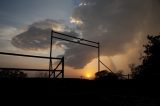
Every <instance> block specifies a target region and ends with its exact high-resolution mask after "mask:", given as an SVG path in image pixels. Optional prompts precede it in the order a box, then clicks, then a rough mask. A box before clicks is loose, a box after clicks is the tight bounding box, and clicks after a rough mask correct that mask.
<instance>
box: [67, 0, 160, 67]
mask: <svg viewBox="0 0 160 106" xmlns="http://www.w3.org/2000/svg"><path fill="white" fill-rule="evenodd" d="M159 10H160V3H159V1H158V0H154V1H153V0H82V4H81V5H79V7H77V8H76V9H75V11H74V13H73V17H74V18H76V19H80V20H81V21H82V22H83V24H82V25H81V26H78V27H79V28H80V29H81V30H82V33H83V36H84V38H87V39H90V40H94V41H99V42H100V44H101V55H104V56H114V55H117V54H122V53H125V52H126V51H127V50H128V48H126V46H128V45H130V46H129V47H130V48H132V47H134V45H133V42H134V41H135V40H141V39H138V36H142V38H143V37H144V36H146V35H147V34H150V33H152V34H153V33H158V31H159V29H160V21H159V19H160V14H159ZM139 33H141V35H139ZM139 38H141V37H139ZM139 46H142V45H139ZM77 49H78V50H77ZM76 51H79V52H76ZM73 52H74V54H75V55H74V57H73V56H72V54H71V53H73ZM93 52H94V53H93ZM96 52H97V51H96V50H94V51H93V50H89V49H86V50H85V51H84V50H83V49H82V48H74V47H73V48H71V49H70V51H66V55H67V56H72V58H70V59H69V60H68V61H74V65H75V66H77V67H79V68H81V67H83V66H84V65H85V64H87V63H88V62H89V61H91V59H93V58H95V57H96V56H97V55H96ZM82 54H83V56H79V55H82ZM92 54H93V55H92ZM76 61H78V62H76ZM72 64H73V63H69V65H72Z"/></svg>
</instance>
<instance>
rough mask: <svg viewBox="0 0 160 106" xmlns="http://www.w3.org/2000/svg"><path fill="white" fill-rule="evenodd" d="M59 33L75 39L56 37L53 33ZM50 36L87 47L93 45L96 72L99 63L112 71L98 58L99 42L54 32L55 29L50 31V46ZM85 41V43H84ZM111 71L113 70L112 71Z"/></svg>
mask: <svg viewBox="0 0 160 106" xmlns="http://www.w3.org/2000/svg"><path fill="white" fill-rule="evenodd" d="M54 33H55V34H59V35H62V36H65V37H68V38H72V39H75V40H77V41H74V40H68V39H65V38H62V37H57V36H54V35H53V34H54ZM52 38H56V39H60V40H64V41H68V42H72V43H76V44H80V45H84V46H89V47H93V48H97V59H98V72H99V71H100V64H102V65H104V66H105V67H106V68H107V69H108V70H109V71H110V72H112V70H111V69H110V68H108V67H107V66H106V65H105V64H104V63H103V62H102V61H101V60H100V43H99V42H95V41H91V40H87V39H82V38H79V37H75V36H70V35H67V34H64V33H60V32H56V31H53V30H52V31H51V46H52ZM84 42H85V43H84ZM50 50H51V51H50V57H51V54H52V47H51V49H50ZM112 73H113V72H112Z"/></svg>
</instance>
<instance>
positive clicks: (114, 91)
mask: <svg viewBox="0 0 160 106" xmlns="http://www.w3.org/2000/svg"><path fill="white" fill-rule="evenodd" d="M0 84H1V86H0V90H1V94H0V95H1V97H3V99H4V100H10V99H15V100H17V102H15V103H19V102H18V101H24V102H25V103H28V102H31V101H34V102H35V101H36V102H38V103H41V102H44V103H49V104H50V103H51V104H59V105H60V104H65V105H67V106H69V105H87V104H89V105H95V104H98V106H101V105H106V106H160V87H159V81H149V80H148V81H135V80H124V81H95V80H94V81H93V80H81V79H57V80H51V79H0ZM37 99H38V101H37ZM1 100H2V99H1ZM15 100H14V101H15Z"/></svg>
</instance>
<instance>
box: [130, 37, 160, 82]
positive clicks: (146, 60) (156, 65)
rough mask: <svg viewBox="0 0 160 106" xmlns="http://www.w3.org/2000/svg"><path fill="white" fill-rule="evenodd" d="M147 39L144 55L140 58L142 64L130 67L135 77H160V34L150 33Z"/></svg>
mask: <svg viewBox="0 0 160 106" xmlns="http://www.w3.org/2000/svg"><path fill="white" fill-rule="evenodd" d="M147 39H148V43H147V44H146V45H144V47H145V50H144V55H143V56H141V58H140V59H141V60H142V64H141V65H138V66H134V65H132V67H130V68H131V71H132V77H133V78H134V79H157V78H159V79H160V35H157V36H150V35H148V36H147Z"/></svg>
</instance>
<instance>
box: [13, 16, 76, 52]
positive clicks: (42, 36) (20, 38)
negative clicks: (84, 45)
mask: <svg viewBox="0 0 160 106" xmlns="http://www.w3.org/2000/svg"><path fill="white" fill-rule="evenodd" d="M52 28H53V29H55V30H58V31H63V32H65V33H66V34H70V35H74V36H78V35H77V33H75V32H74V31H70V30H69V29H68V28H67V27H66V26H65V25H64V24H62V22H58V21H54V20H50V19H47V20H44V21H39V22H35V23H33V24H32V25H30V26H29V28H28V30H27V31H25V32H23V33H21V34H19V35H17V36H15V37H13V38H12V44H13V45H14V46H15V47H17V48H21V49H26V50H38V49H47V48H49V47H50V46H49V45H50V39H51V38H50V35H51V29H52ZM54 35H55V34H54ZM55 36H58V35H55ZM56 41H58V40H56V39H53V44H55V46H56V45H57V47H60V46H59V45H61V44H62V42H56ZM63 44H64V42H63Z"/></svg>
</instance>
